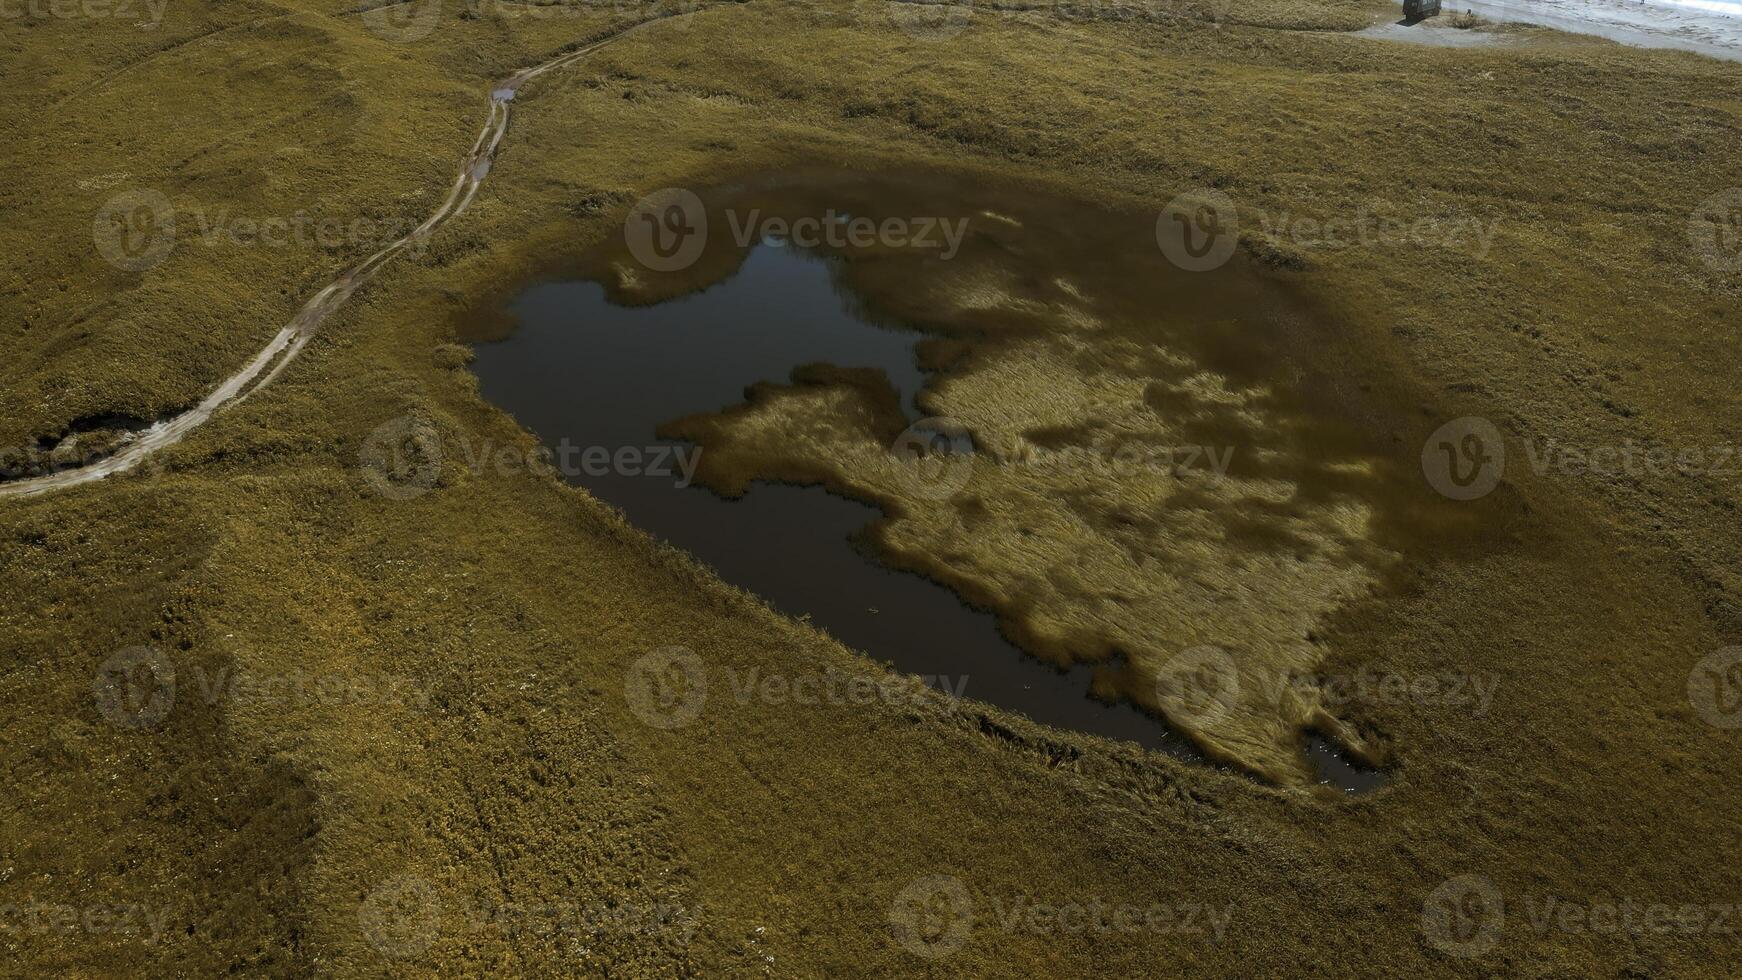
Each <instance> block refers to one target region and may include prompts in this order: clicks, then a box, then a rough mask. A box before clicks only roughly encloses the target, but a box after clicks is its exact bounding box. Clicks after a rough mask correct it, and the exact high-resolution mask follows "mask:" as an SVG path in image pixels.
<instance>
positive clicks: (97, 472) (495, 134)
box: [0, 14, 687, 497]
mask: <svg viewBox="0 0 1742 980" xmlns="http://www.w3.org/2000/svg"><path fill="white" fill-rule="evenodd" d="M681 16H687V14H668V15H665V16H661V17H655V18H652V19H650V20H644V21H641V22H640V23H637V24H632V25H630V26H629V27H625V28H623V29H622V30H620V31H617V32H616V33H614V34H611V35H609V36H607V37H605V38H603V39H601V40H599V41H597V42H595V43H593V44H589V45H587V46H586V47H583V48H580V49H578V50H575V51H571V52H568V53H567V54H564V55H560V56H558V57H555V58H552V59H551V60H549V61H546V62H544V63H543V64H540V65H536V66H534V67H531V68H523V69H521V70H520V71H517V72H515V73H514V74H513V75H510V76H508V77H507V78H505V79H503V80H501V81H499V82H496V83H495V84H493V85H491V86H490V115H489V117H488V118H487V119H486V120H485V121H484V128H483V129H482V130H481V131H480V132H479V133H478V139H477V140H476V141H475V142H474V143H473V144H472V149H471V150H470V152H468V153H467V154H466V156H465V158H464V160H462V161H461V164H460V172H459V175H458V176H456V177H455V178H454V186H453V188H452V189H451V190H449V191H448V196H447V199H446V200H444V201H442V204H441V207H439V208H437V209H436V210H435V212H434V213H433V214H431V215H430V216H429V217H428V218H426V219H424V222H423V223H422V224H420V225H418V226H417V227H416V228H414V229H412V230H411V232H410V233H408V234H407V235H405V237H403V238H401V239H399V240H398V241H395V242H393V243H392V244H391V245H388V246H386V247H385V248H383V249H381V250H380V251H378V252H376V253H375V254H373V255H371V256H369V257H368V258H366V259H364V260H363V261H361V262H358V263H357V264H356V265H353V266H351V267H350V268H349V269H346V270H345V271H344V272H342V273H340V274H339V277H338V278H337V279H334V280H333V281H332V282H331V283H329V284H328V285H327V287H326V288H325V289H322V290H321V291H320V292H318V293H316V294H315V296H314V298H313V299H310V300H309V301H308V303H307V304H306V305H304V306H303V308H302V309H301V310H300V311H298V313H297V314H296V317H295V318H294V319H292V320H291V321H290V323H289V324H288V325H286V326H285V328H284V329H283V330H280V331H279V332H278V333H277V334H276V335H274V336H273V338H272V340H271V341H269V342H268V343H267V345H266V346H265V347H264V348H262V349H261V351H260V353H259V354H256V355H255V356H254V359H253V360H251V361H249V362H248V363H247V364H245V365H243V366H242V368H241V370H239V371H237V372H236V373H235V374H232V375H230V377H228V378H226V379H225V380H224V382H223V383H222V384H220V385H218V387H217V388H215V389H213V390H212V392H211V394H208V395H207V396H206V397H205V399H204V400H202V401H201V402H200V403H199V404H198V405H196V406H194V407H193V408H190V409H188V410H187V411H185V412H183V413H181V414H180V415H177V416H175V417H174V418H171V419H168V420H166V421H162V422H158V423H157V424H155V425H153V426H152V427H151V428H149V429H147V430H145V431H144V432H142V433H140V434H139V436H138V437H137V438H135V439H134V440H133V441H132V442H129V443H128V444H126V445H125V446H123V447H122V448H121V449H119V450H118V451H116V452H115V453H114V454H113V455H111V456H107V457H104V458H103V459H100V460H97V461H96V462H93V463H87V464H85V465H83V466H77V467H73V468H70V469H65V470H60V471H58V472H55V473H50V474H47V475H44V476H36V477H31V478H29V479H24V480H14V481H11V482H8V483H0V497H28V496H34V495H36V494H42V493H49V492H52V491H55V490H63V489H66V488H67V487H75V486H78V485H79V484H82V483H91V482H93V481H96V480H101V479H103V478H104V477H106V476H110V475H111V474H115V473H125V472H127V471H128V470H131V469H133V468H134V467H136V466H138V465H139V464H140V463H142V462H144V461H145V460H146V459H148V458H149V457H150V456H151V455H152V454H153V453H156V452H158V451H159V450H161V449H164V448H166V447H168V446H173V445H175V444H176V443H178V442H180V441H181V440H182V439H184V438H186V436H187V434H188V433H190V432H192V431H193V430H195V429H197V428H199V427H200V426H201V425H203V424H204V423H205V422H206V420H207V419H210V418H211V417H212V416H213V415H216V414H217V413H218V411H219V410H220V409H223V408H226V407H228V406H230V405H235V404H238V403H240V402H242V401H243V400H245V399H246V398H247V397H248V396H249V395H251V394H253V393H254V392H257V391H259V390H260V389H262V388H264V387H266V386H267V385H269V384H271V383H272V382H273V380H274V379H276V378H277V377H278V375H279V374H280V373H281V372H283V370H284V368H285V366H286V365H287V364H289V363H290V362H291V361H293V360H295V359H296V356H297V355H298V354H300V353H302V349H303V347H304V346H305V345H306V344H307V343H308V341H309V338H311V337H313V336H314V335H315V334H316V333H317V332H318V331H319V330H320V327H321V325H322V324H323V323H325V322H326V321H327V318H328V317H330V316H332V314H333V313H334V312H335V311H337V310H338V309H339V308H340V307H342V306H344V305H345V301H346V300H348V299H350V298H351V294H352V293H355V292H356V291H357V289H358V288H359V287H361V286H363V285H364V284H365V283H367V282H369V281H370V280H371V279H373V278H374V277H375V274H376V273H377V272H379V271H381V268H382V267H383V266H385V265H386V264H387V263H388V262H390V261H392V260H393V258H394V257H395V256H397V255H398V254H399V253H400V252H402V251H404V250H405V249H407V248H410V247H411V246H412V245H414V244H416V243H418V242H420V241H422V240H423V239H425V238H428V237H429V235H430V234H431V233H432V232H434V231H435V230H436V229H437V228H439V227H441V226H442V225H443V224H444V223H446V222H447V221H448V220H449V219H451V218H454V217H456V216H458V215H460V214H463V213H465V210H466V208H467V207H469V206H471V203H472V199H473V198H474V197H476V196H477V193H478V188H479V187H481V186H482V185H483V183H484V180H485V178H487V177H488V176H489V175H490V167H491V163H492V162H493V161H494V159H495V156H496V148H497V147H498V146H500V145H501V143H502V136H503V134H505V133H506V132H507V131H508V115H509V103H510V102H512V101H513V100H514V96H515V93H516V92H518V91H519V89H520V87H521V86H522V85H524V84H526V83H527V82H529V81H532V80H533V79H535V78H537V77H539V76H540V75H543V74H545V73H547V72H551V71H556V70H558V69H561V68H566V67H568V66H569V65H572V64H574V63H575V62H577V61H579V60H581V59H582V58H585V57H586V56H587V55H589V54H592V53H593V52H595V51H597V50H599V49H600V48H602V47H604V46H606V45H608V44H610V43H612V42H614V41H617V40H619V39H621V38H623V37H625V36H627V35H628V34H630V33H632V32H634V31H637V30H640V29H641V28H643V27H646V26H647V25H649V24H652V23H655V22H657V21H661V20H668V19H670V18H672V17H681Z"/></svg>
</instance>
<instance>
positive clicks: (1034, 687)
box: [472, 244, 1197, 757]
mask: <svg viewBox="0 0 1742 980" xmlns="http://www.w3.org/2000/svg"><path fill="white" fill-rule="evenodd" d="M839 261H840V260H837V259H828V258H823V257H820V256H817V255H814V254H810V253H807V252H804V251H801V250H798V249H795V248H791V247H786V246H776V245H770V244H763V245H758V246H756V247H754V248H753V249H752V250H751V252H750V254H749V256H748V257H747V258H746V259H745V261H744V264H743V266H742V267H741V268H740V269H739V271H738V272H737V273H736V274H735V275H732V276H731V277H730V278H728V279H726V280H725V281H723V282H720V283H717V284H715V285H713V286H710V287H708V288H707V289H705V290H703V291H701V292H699V293H692V294H689V295H687V296H683V297H681V298H678V299H675V300H671V301H668V302H664V303H659V304H655V305H652V306H634V307H625V306H619V305H615V304H613V303H611V302H610V301H609V300H608V299H607V298H606V295H605V289H604V287H603V286H601V285H600V284H598V283H596V282H550V283H544V284H541V285H538V286H534V287H532V288H531V289H529V290H527V291H526V292H525V293H523V294H522V295H521V296H520V297H519V298H518V299H517V300H516V301H515V303H514V305H513V308H512V312H513V314H514V315H515V316H516V318H517V319H518V322H519V326H518V328H517V329H516V331H515V332H514V334H513V336H512V337H511V338H510V339H508V340H506V341H501V342H496V343H486V344H479V345H477V347H476V354H477V359H476V361H475V362H474V363H473V365H472V367H473V370H474V371H475V372H476V373H477V375H478V378H479V382H480V387H481V390H482V392H483V394H484V396H485V397H486V398H488V399H489V400H490V401H491V402H493V403H495V404H497V405H500V406H502V407H503V408H505V409H507V410H508V411H509V412H511V413H512V414H513V415H514V417H515V418H516V419H518V420H519V421H520V423H521V424H523V425H525V426H526V427H527V428H529V429H531V430H532V431H534V432H536V433H539V434H540V436H541V437H542V438H543V439H544V440H545V442H546V443H547V444H549V445H552V446H553V447H554V446H557V445H558V444H559V443H560V442H562V441H564V440H566V441H567V442H568V444H569V445H570V446H573V447H577V450H578V447H587V446H604V447H609V448H611V449H612V450H613V451H615V450H616V449H617V448H618V447H623V446H635V447H648V446H656V445H666V446H681V445H682V444H679V443H674V442H670V441H667V440H660V439H656V438H654V430H655V429H657V428H658V426H659V424H660V423H662V422H666V421H669V420H671V419H674V418H679V417H681V416H685V415H690V414H693V413H697V412H710V411H716V410H718V409H721V408H725V407H727V406H730V405H735V404H738V403H739V402H741V401H742V400H743V395H744V388H745V387H746V386H747V385H750V384H752V383H754V382H757V381H771V382H784V381H786V380H787V379H788V376H789V375H790V374H791V372H792V369H793V368H795V367H797V366H798V365H801V364H805V363H810V362H823V363H828V364H833V365H835V366H838V367H868V368H878V369H881V370H882V371H883V372H884V373H885V374H886V375H888V377H889V379H890V382H891V383H892V384H894V386H895V387H896V390H897V391H899V392H900V393H901V396H902V402H903V405H904V406H905V407H906V408H907V410H908V411H909V413H910V414H912V415H916V416H917V412H916V410H915V409H914V405H913V399H914V396H915V395H916V394H917V393H918V392H919V389H920V388H921V387H922V386H923V384H924V374H923V373H922V372H921V370H920V369H919V367H918V365H917V360H916V357H915V353H914V344H915V343H916V342H917V341H919V340H921V339H923V338H922V335H921V334H918V333H914V332H911V331H905V330H898V329H893V328H889V327H885V326H879V325H875V324H873V323H871V322H869V321H868V320H867V319H865V318H863V317H861V316H860V315H858V313H857V309H858V306H857V304H856V303H855V302H854V301H853V298H852V297H851V295H849V294H846V293H845V292H844V291H842V290H841V289H840V288H838V287H837V284H836V282H835V279H834V273H835V269H834V266H835V265H836V264H837V263H838V262H839ZM683 451H685V452H694V451H695V449H694V447H688V446H685V447H683ZM676 468H677V467H676V466H675V464H674V465H673V466H672V469H674V470H675V469H676ZM576 469H579V468H578V467H577V468H576ZM570 479H571V480H572V481H573V482H575V483H577V484H578V485H580V486H583V487H585V488H586V489H587V490H588V491H589V492H591V493H593V494H594V495H595V496H597V497H599V498H600V499H601V500H604V501H606V502H607V503H610V504H612V505H614V506H616V507H618V508H620V509H621V510H622V511H623V512H624V514H625V516H627V517H628V518H629V520H630V521H631V522H633V523H634V524H635V525H637V526H638V527H641V528H643V529H645V530H647V531H648V532H650V533H652V534H654V535H655V536H657V537H660V538H663V539H665V540H666V541H669V542H671V543H672V544H674V545H677V546H679V547H681V548H683V549H684V550H686V551H688V552H689V553H691V554H693V555H695V556H696V557H697V558H700V559H701V560H702V561H704V562H706V563H708V564H709V565H711V566H712V567H713V568H714V569H715V570H716V571H717V572H719V574H720V576H721V577H722V578H724V579H725V580H726V581H728V582H732V583H734V584H736V585H739V586H741V587H743V588H745V589H748V590H750V591H752V592H755V593H757V594H758V595H761V596H762V597H763V598H765V599H767V600H768V601H769V602H770V603H772V604H773V605H774V606H775V608H777V609H779V610H781V611H782V612H784V613H787V614H788V615H793V616H797V615H803V614H809V616H810V618H811V621H812V622H814V623H815V624H817V625H818V626H821V627H823V628H824V629H826V630H828V631H829V632H830V633H831V634H832V635H834V636H835V637H836V638H838V639H840V640H841V641H842V642H844V643H846V644H847V645H849V646H851V647H854V648H856V649H859V650H861V651H863V652H865V653H867V654H869V655H871V656H873V657H875V658H877V659H880V660H887V661H889V662H891V663H893V664H894V665H895V666H896V667H897V668H898V669H900V670H902V671H905V672H907V673H911V674H917V675H920V676H921V677H936V678H941V679H942V680H941V683H940V684H939V685H938V686H940V687H942V688H944V689H946V690H952V691H954V692H955V693H959V694H963V695H965V696H967V697H971V698H977V699H979V700H983V701H988V702H991V703H993V704H996V705H999V706H1000V707H1003V708H1008V709H1011V710H1014V711H1018V712H1021V713H1022V714H1024V715H1027V716H1028V717H1030V718H1032V719H1034V720H1035V721H1039V722H1044V723H1046V724H1049V725H1055V726H1058V727H1060V728H1071V729H1077V730H1081V731H1086V732H1093V733H1095V734H1098V735H1105V736H1107V737H1110V738H1118V739H1125V740H1127V741H1132V742H1137V743H1139V744H1141V745H1145V746H1148V747H1151V748H1159V749H1165V750H1168V751H1172V752H1177V753H1179V754H1182V755H1189V756H1193V757H1197V753H1196V751H1195V750H1194V749H1193V748H1192V747H1191V746H1190V745H1189V743H1187V742H1186V741H1185V740H1183V739H1181V738H1180V737H1178V736H1177V735H1175V734H1173V733H1171V732H1170V731H1168V730H1167V728H1166V727H1165V726H1164V725H1162V724H1161V723H1160V722H1158V721H1156V720H1155V719H1153V718H1151V717H1149V716H1147V715H1145V714H1144V713H1142V712H1141V711H1138V710H1137V709H1135V708H1133V707H1132V706H1131V705H1130V704H1128V703H1123V702H1122V703H1119V704H1116V705H1108V704H1105V703H1103V702H1100V701H1096V700H1093V699H1091V698H1090V697H1089V696H1088V688H1089V669H1088V668H1087V667H1077V668H1075V669H1073V670H1071V671H1068V672H1066V671H1060V670H1058V669H1057V668H1055V667H1053V666H1051V665H1050V664H1046V663H1043V662H1041V661H1039V660H1036V659H1034V658H1033V657H1030V656H1028V655H1026V654H1024V653H1023V652H1022V651H1021V650H1020V649H1018V648H1017V647H1016V646H1014V645H1013V644H1011V643H1010V642H1009V641H1008V640H1006V639H1005V638H1004V637H1003V635H1002V634H1001V633H1000V632H999V631H998V628H997V625H996V621H995V619H994V617H993V616H992V615H991V614H990V613H986V612H981V611H978V610H974V609H971V608H969V607H968V606H966V605H964V604H963V603H962V601H961V600H960V599H959V598H957V597H956V595H955V593H953V592H951V591H950V590H949V589H947V588H945V587H943V586H941V585H938V584H936V583H934V582H931V581H929V580H927V579H924V578H921V577H919V576H916V575H911V574H906V573H901V572H895V571H891V570H889V569H887V568H885V567H883V566H882V565H879V564H878V563H877V562H875V561H874V560H872V559H871V558H869V557H868V556H867V555H865V554H864V553H863V552H861V551H860V550H859V549H857V548H856V547H855V546H854V545H853V543H852V540H851V539H852V536H853V534H854V532H856V531H858V530H860V529H861V528H863V527H865V526H866V525H868V524H870V523H871V522H872V521H874V520H876V519H877V517H878V516H879V514H878V511H877V509H876V508H874V507H870V506H868V505H865V504H862V503H859V502H857V501H852V500H847V499H845V498H842V497H838V496H835V495H833V494H830V493H828V492H827V491H825V490H823V489H821V488H820V487H795V486H786V485H779V484H762V483H759V484H755V485H753V486H752V487H751V489H750V491H749V492H748V493H746V494H745V495H744V496H743V498H741V499H739V500H735V501H728V500H725V499H722V498H721V497H719V496H717V495H715V494H713V493H711V492H709V491H708V490H706V489H704V488H702V487H699V486H693V487H685V486H681V485H680V484H681V483H682V482H683V479H682V476H681V474H678V473H673V474H672V475H670V476H653V475H648V474H641V475H626V474H622V473H612V474H606V475H600V476H594V475H589V474H587V473H585V472H574V473H571V475H570Z"/></svg>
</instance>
